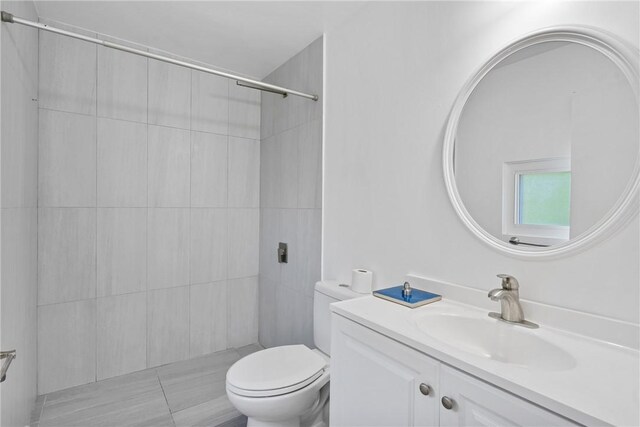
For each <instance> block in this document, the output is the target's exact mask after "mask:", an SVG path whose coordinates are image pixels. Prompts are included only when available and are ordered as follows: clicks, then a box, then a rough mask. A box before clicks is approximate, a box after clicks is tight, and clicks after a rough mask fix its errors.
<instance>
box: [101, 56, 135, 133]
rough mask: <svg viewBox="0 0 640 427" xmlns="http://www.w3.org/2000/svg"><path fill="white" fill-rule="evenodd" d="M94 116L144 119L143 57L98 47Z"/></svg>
mask: <svg viewBox="0 0 640 427" xmlns="http://www.w3.org/2000/svg"><path fill="white" fill-rule="evenodd" d="M98 116H101V117H109V118H112V119H124V120H131V121H135V122H141V123H146V122H147V59H146V58H144V57H142V56H138V55H133V54H131V53H127V52H122V51H119V50H115V49H109V48H105V47H102V46H99V47H98Z"/></svg>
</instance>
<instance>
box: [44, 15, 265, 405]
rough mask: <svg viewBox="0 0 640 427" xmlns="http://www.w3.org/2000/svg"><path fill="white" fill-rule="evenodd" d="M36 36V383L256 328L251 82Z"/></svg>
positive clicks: (133, 364)
mask: <svg viewBox="0 0 640 427" xmlns="http://www.w3.org/2000/svg"><path fill="white" fill-rule="evenodd" d="M57 25H58V26H60V25H59V24H57ZM76 31H78V30H76ZM39 37H40V39H39V45H40V49H39V51H40V78H39V84H40V91H39V107H40V110H39V112H40V124H39V131H40V137H39V163H38V172H39V189H38V267H39V270H38V273H39V275H38V385H39V388H38V392H39V393H40V394H43V393H48V392H51V391H54V390H58V389H63V388H66V387H71V386H75V385H78V384H83V383H88V382H92V381H96V380H101V379H104V378H109V377H113V376H116V375H121V374H125V373H128V372H132V371H136V370H140V369H144V368H147V367H151V366H157V365H162V364H165V363H169V362H173V361H177V360H183V359H188V358H190V357H195V356H199V355H203V354H207V353H211V352H214V351H218V350H223V349H226V348H230V347H237V346H242V345H245V344H250V343H254V342H256V341H257V338H258V331H257V321H258V318H257V317H258V314H257V313H258V277H257V276H258V264H259V263H258V261H259V260H258V249H259V218H260V216H259V215H260V210H259V206H260V205H259V203H260V200H259V199H260V197H259V194H260V181H259V180H260V172H259V171H260V141H259V139H260V93H259V92H258V91H254V90H250V89H245V88H241V87H238V86H236V84H235V81H229V80H227V79H223V78H219V77H216V76H212V75H208V74H204V73H200V72H195V71H193V72H192V71H191V70H188V69H185V68H180V67H177V66H173V65H170V64H166V63H162V62H158V61H155V60H148V59H146V58H143V57H139V56H135V55H132V54H128V53H124V52H120V51H116V50H109V49H106V48H103V47H102V46H96V45H93V44H89V43H86V42H83V41H79V40H75V39H71V38H67V37H63V36H59V35H54V34H51V33H46V32H40V35H39Z"/></svg>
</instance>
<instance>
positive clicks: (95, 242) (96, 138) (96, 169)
mask: <svg viewBox="0 0 640 427" xmlns="http://www.w3.org/2000/svg"><path fill="white" fill-rule="evenodd" d="M95 51H96V75H95V77H96V83H95V84H96V86H95V87H96V92H95V94H96V101H95V117H94V118H95V132H96V133H95V144H96V145H95V149H96V156H95V172H96V175H95V177H96V194H95V198H96V202H95V203H96V206H95V208H96V210H95V220H96V235H95V239H94V244H95V248H94V257H95V260H94V261H95V267H94V271H93V273H94V277H95V283H94V285H95V294H94V295H95V296H94V298H93V299H94V300H95V316H96V317H95V325H94V327H95V329H94V332H95V336H94V338H95V349H94V350H95V353H94V355H95V359H94V368H95V370H94V372H93V375H94V379H93V380H94V381H98V54H99V52H98V46H97V45H96V46H95Z"/></svg>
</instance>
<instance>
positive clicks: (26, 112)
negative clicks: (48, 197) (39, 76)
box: [0, 29, 38, 208]
mask: <svg viewBox="0 0 640 427" xmlns="http://www.w3.org/2000/svg"><path fill="white" fill-rule="evenodd" d="M5 31H7V34H3V40H5V42H4V46H3V48H2V55H3V57H2V64H3V65H2V68H3V70H2V73H3V78H2V81H3V82H4V83H3V84H2V98H1V102H2V108H1V111H2V129H1V133H2V148H1V151H2V153H1V155H0V160H1V165H0V173H1V177H0V185H1V187H2V188H1V190H2V200H1V202H2V207H3V208H11V207H35V206H37V197H38V103H37V102H36V101H34V99H35V98H37V97H38V89H37V84H36V83H35V82H34V81H33V80H32V79H33V78H34V76H33V75H32V74H30V73H29V70H28V68H34V69H35V68H37V63H35V64H28V62H29V61H28V60H27V58H28V57H29V56H31V55H27V56H26V57H25V56H22V52H20V53H18V51H17V49H18V48H17V46H15V45H14V43H19V42H20V41H21V40H19V38H18V37H16V35H14V34H10V33H8V32H9V29H5ZM16 38H17V39H18V40H16ZM34 42H35V43H34ZM7 45H8V46H7ZM31 45H32V46H31V48H35V49H37V35H36V36H35V37H34V38H33V40H31ZM25 60H26V62H27V63H25ZM25 67H27V68H25ZM31 72H33V71H31Z"/></svg>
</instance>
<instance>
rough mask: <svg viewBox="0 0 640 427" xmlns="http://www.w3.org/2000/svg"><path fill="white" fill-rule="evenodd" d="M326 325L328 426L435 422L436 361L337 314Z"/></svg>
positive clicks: (437, 407)
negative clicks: (328, 330) (329, 335)
mask: <svg viewBox="0 0 640 427" xmlns="http://www.w3.org/2000/svg"><path fill="white" fill-rule="evenodd" d="M331 329H332V338H331V382H330V384H331V392H330V394H329V395H330V396H331V426H332V427H339V426H342V427H356V426H363V427H364V426H367V427H373V426H433V425H438V418H439V415H438V411H439V410H440V405H439V400H438V396H437V390H438V369H439V365H440V363H439V362H438V361H437V360H435V359H432V358H430V357H428V356H425V355H424V354H422V353H420V352H418V351H416V350H413V349H411V348H409V347H407V346H405V345H403V344H400V343H398V342H396V341H393V340H391V339H389V338H387V337H385V336H384V335H381V334H379V333H377V332H374V331H372V330H370V329H368V328H365V327H363V326H361V325H359V324H357V323H355V322H352V321H350V320H347V319H344V318H342V317H340V316H337V315H332V319H331ZM334 362H335V363H334ZM421 385H422V391H421V387H420V386H421ZM425 393H426V394H425Z"/></svg>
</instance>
